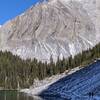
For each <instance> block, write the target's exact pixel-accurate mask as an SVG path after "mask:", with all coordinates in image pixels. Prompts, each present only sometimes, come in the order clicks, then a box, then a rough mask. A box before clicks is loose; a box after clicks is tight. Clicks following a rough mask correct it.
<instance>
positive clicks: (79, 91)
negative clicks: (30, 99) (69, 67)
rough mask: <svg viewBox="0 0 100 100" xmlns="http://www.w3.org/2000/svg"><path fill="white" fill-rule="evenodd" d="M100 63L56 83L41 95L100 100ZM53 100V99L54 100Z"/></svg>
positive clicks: (73, 99)
mask: <svg viewBox="0 0 100 100" xmlns="http://www.w3.org/2000/svg"><path fill="white" fill-rule="evenodd" d="M99 87H100V61H97V62H94V63H93V64H91V65H89V66H87V67H86V68H83V69H81V70H79V71H77V72H75V73H73V74H71V75H69V76H66V77H64V78H63V79H60V80H59V81H57V82H55V83H54V84H52V85H51V86H49V88H48V89H47V90H44V91H43V92H42V93H41V94H40V95H41V96H42V97H43V98H46V99H47V98H49V97H59V98H62V99H68V100H94V99H95V100H99V99H100V88H99ZM52 100H53V99H52Z"/></svg>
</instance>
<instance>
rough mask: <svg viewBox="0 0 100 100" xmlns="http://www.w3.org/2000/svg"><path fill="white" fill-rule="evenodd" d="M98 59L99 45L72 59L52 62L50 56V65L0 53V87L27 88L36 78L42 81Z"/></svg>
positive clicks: (8, 53) (99, 55) (99, 54)
mask: <svg viewBox="0 0 100 100" xmlns="http://www.w3.org/2000/svg"><path fill="white" fill-rule="evenodd" d="M99 57H100V43H99V44H98V45H96V46H95V47H94V48H92V49H89V50H86V51H83V52H81V53H79V54H77V55H76V56H74V58H72V56H70V57H68V58H67V59H65V58H63V59H62V60H60V59H59V57H58V59H57V61H56V62H54V61H53V58H52V56H51V57H50V63H47V62H41V61H38V60H37V59H35V58H34V59H33V60H31V59H27V60H22V59H21V58H20V57H19V56H16V55H12V53H10V52H7V51H6V52H2V51H0V87H3V88H4V89H20V88H29V87H30V86H31V85H32V84H33V83H34V79H36V78H38V79H39V80H42V79H44V78H46V77H50V76H52V75H56V74H60V73H63V72H64V71H66V70H70V69H72V68H75V67H77V66H85V65H87V64H89V63H91V62H92V61H93V60H94V59H96V58H99Z"/></svg>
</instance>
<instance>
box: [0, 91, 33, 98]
mask: <svg viewBox="0 0 100 100" xmlns="http://www.w3.org/2000/svg"><path fill="white" fill-rule="evenodd" d="M0 100H35V99H33V98H32V97H31V96H28V95H26V94H24V93H19V92H17V91H4V90H2V91H0Z"/></svg>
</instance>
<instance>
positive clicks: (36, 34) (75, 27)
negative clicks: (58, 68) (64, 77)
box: [0, 0, 100, 61]
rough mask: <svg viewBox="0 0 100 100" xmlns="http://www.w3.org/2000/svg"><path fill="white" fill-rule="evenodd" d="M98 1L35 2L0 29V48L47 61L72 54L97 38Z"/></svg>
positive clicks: (94, 41) (86, 46)
mask: <svg viewBox="0 0 100 100" xmlns="http://www.w3.org/2000/svg"><path fill="white" fill-rule="evenodd" d="M99 2H100V1H99V0H49V1H48V2H47V1H44V2H42V3H37V4H36V5H35V6H32V7H31V8H29V9H28V10H27V11H25V13H23V14H21V15H19V16H17V17H16V18H14V19H13V20H11V21H8V22H7V23H5V24H4V25H3V26H2V28H0V48H1V49H2V50H8V51H11V52H12V53H13V54H17V55H19V56H21V57H22V58H24V59H26V58H34V57H35V58H37V59H38V60H42V61H44V60H45V61H48V60H49V58H50V56H51V55H52V57H53V58H54V59H55V60H56V59H57V57H58V56H59V57H60V58H62V57H68V56H70V55H72V56H74V55H75V54H76V53H79V52H81V51H82V50H86V49H88V48H91V47H93V46H94V45H95V44H96V43H97V42H98V40H99V32H100V30H99V29H100V25H99V24H100V23H98V21H99V20H100V17H99V16H100V7H99V4H100V3H99Z"/></svg>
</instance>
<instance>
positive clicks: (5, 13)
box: [0, 0, 40, 25]
mask: <svg viewBox="0 0 100 100" xmlns="http://www.w3.org/2000/svg"><path fill="white" fill-rule="evenodd" d="M38 1H40V0H0V25H3V24H4V23H5V22H6V21H8V20H10V19H12V18H14V17H16V16H18V15H20V14H21V13H23V12H24V11H25V10H26V9H28V8H29V7H31V5H34V4H35V3H36V2H38Z"/></svg>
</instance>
